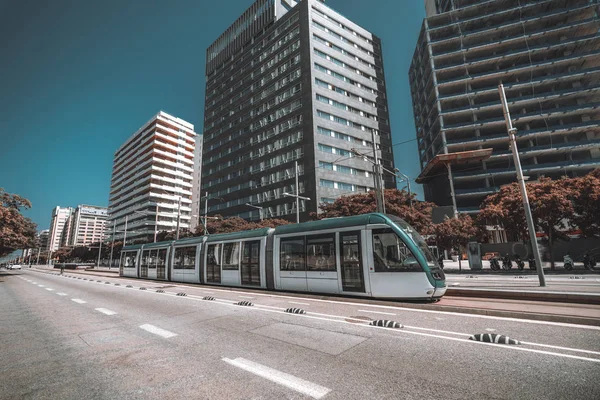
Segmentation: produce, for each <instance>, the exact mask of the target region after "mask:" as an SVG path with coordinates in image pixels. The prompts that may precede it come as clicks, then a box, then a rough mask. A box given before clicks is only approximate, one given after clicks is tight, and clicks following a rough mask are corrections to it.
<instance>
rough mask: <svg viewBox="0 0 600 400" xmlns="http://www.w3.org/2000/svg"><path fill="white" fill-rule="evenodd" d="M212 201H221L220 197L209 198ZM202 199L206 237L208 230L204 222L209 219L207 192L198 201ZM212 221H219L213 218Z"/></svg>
mask: <svg viewBox="0 0 600 400" xmlns="http://www.w3.org/2000/svg"><path fill="white" fill-rule="evenodd" d="M211 198H212V199H215V200H221V201H223V198H222V197H211ZM202 199H204V234H205V235H208V229H207V228H206V220H207V219H209V217H208V216H207V215H208V192H204V197H201V198H200V199H199V200H198V201H202ZM213 219H219V218H213Z"/></svg>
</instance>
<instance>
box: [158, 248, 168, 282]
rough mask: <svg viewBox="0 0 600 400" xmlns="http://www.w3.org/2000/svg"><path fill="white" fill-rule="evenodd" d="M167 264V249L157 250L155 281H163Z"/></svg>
mask: <svg viewBox="0 0 600 400" xmlns="http://www.w3.org/2000/svg"><path fill="white" fill-rule="evenodd" d="M166 264H167V249H160V250H158V259H157V260H156V279H165V269H166Z"/></svg>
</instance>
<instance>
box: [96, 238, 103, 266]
mask: <svg viewBox="0 0 600 400" xmlns="http://www.w3.org/2000/svg"><path fill="white" fill-rule="evenodd" d="M101 255H102V239H100V245H99V246H98V265H97V266H96V268H98V269H100V256H101Z"/></svg>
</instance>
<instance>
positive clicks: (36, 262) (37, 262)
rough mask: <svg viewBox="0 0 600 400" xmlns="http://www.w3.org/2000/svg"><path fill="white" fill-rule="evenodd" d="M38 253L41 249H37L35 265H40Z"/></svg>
mask: <svg viewBox="0 0 600 400" xmlns="http://www.w3.org/2000/svg"><path fill="white" fill-rule="evenodd" d="M40 251H42V249H41V248H39V247H38V255H37V260H36V261H35V265H40Z"/></svg>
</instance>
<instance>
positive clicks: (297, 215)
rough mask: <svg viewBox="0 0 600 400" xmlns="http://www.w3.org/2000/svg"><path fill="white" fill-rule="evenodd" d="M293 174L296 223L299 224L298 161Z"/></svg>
mask: <svg viewBox="0 0 600 400" xmlns="http://www.w3.org/2000/svg"><path fill="white" fill-rule="evenodd" d="M294 166H295V168H296V169H295V173H294V175H296V223H297V224H299V223H300V188H299V187H298V161H295V163H294Z"/></svg>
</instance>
